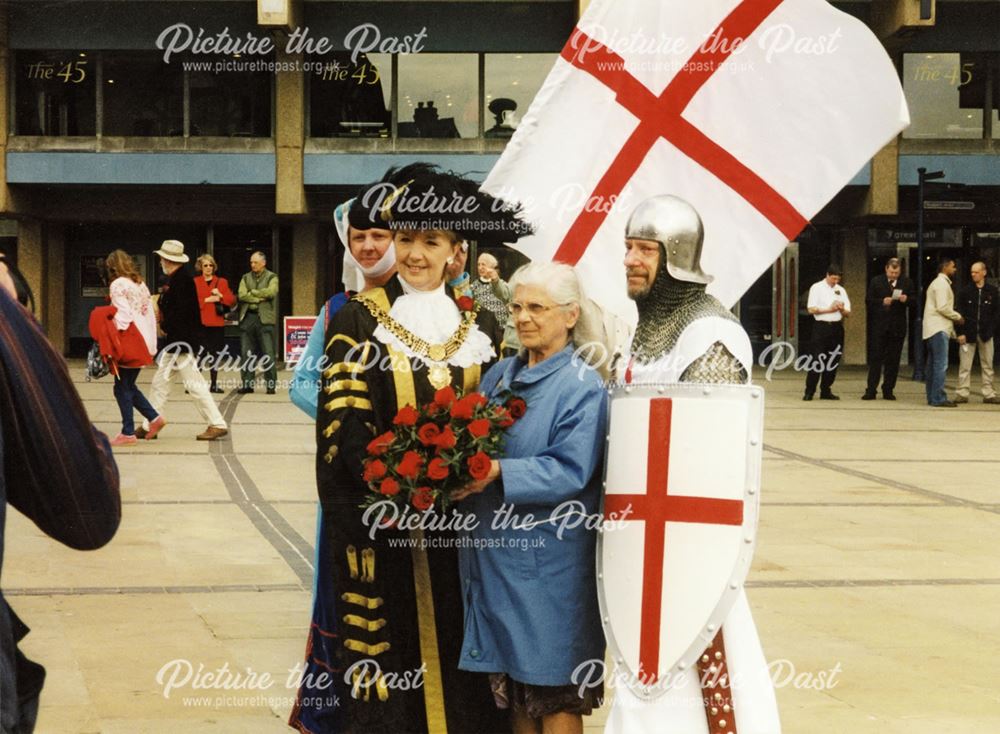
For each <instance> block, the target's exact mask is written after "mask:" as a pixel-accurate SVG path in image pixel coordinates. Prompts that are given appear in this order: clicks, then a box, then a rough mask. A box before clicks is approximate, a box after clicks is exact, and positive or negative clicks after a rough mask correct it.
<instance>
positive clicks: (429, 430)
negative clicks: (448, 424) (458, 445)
mask: <svg viewBox="0 0 1000 734" xmlns="http://www.w3.org/2000/svg"><path fill="white" fill-rule="evenodd" d="M440 435H441V429H440V428H438V427H437V426H436V425H435V424H433V423H424V424H423V425H422V426H420V428H418V429H417V438H419V439H420V443H422V444H423V445H424V446H434V445H436V443H437V438H438V436H440Z"/></svg>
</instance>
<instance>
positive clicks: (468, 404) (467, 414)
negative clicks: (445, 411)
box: [451, 395, 477, 420]
mask: <svg viewBox="0 0 1000 734" xmlns="http://www.w3.org/2000/svg"><path fill="white" fill-rule="evenodd" d="M471 398H472V396H471V395H466V396H465V397H464V398H462V399H461V400H459V401H457V402H456V403H455V404H454V405H453V406H451V417H452V418H464V419H465V420H472V411H474V410H475V409H476V405H477V403H476V401H475V400H472V399H471Z"/></svg>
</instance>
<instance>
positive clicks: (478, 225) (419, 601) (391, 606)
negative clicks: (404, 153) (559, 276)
mask: <svg viewBox="0 0 1000 734" xmlns="http://www.w3.org/2000/svg"><path fill="white" fill-rule="evenodd" d="M385 181H386V182H390V181H402V182H403V183H401V184H393V183H388V184H385V183H383V184H379V185H375V186H373V187H371V189H370V191H369V192H368V193H366V194H365V195H363V196H361V197H359V201H360V202H361V204H362V205H364V206H371V207H376V208H377V211H378V212H379V216H380V217H381V218H382V220H383V221H385V222H386V226H387V227H388V228H390V229H391V230H393V244H394V247H395V250H396V261H397V267H398V276H397V277H395V278H392V279H390V281H389V282H388V283H386V284H385V286H383V287H381V288H373V289H371V290H368V291H366V292H364V293H361V294H358V295H357V296H355V297H354V298H353V299H352V300H351V301H350V302H349V303H347V304H346V305H345V306H344V307H343V308H341V309H340V311H338V312H337V314H336V315H335V316H334V318H333V320H332V321H331V322H330V325H329V327H328V329H327V332H326V335H325V342H326V352H325V355H326V365H327V366H326V369H325V370H324V371H323V373H322V381H321V388H320V401H319V412H318V419H317V422H316V431H317V444H318V452H317V480H318V485H319V493H320V500H321V502H322V504H323V513H324V517H325V518H326V519H327V522H326V532H327V537H326V538H325V540H326V541H327V542H326V543H325V544H324V545H325V547H326V548H327V552H329V553H330V554H331V557H330V563H329V568H331V569H332V575H333V587H334V588H335V589H336V591H337V599H336V602H337V604H338V605H339V608H338V617H339V621H340V630H339V638H340V639H339V643H340V644H339V646H338V648H337V649H338V650H339V653H340V655H339V659H338V661H337V662H338V665H337V673H336V675H337V676H339V680H340V681H341V683H342V685H343V686H344V689H343V691H342V696H341V701H342V707H343V722H342V723H343V730H344V731H349V732H366V733H368V732H371V733H373V734H378V733H380V732H385V733H387V734H388V733H390V732H391V733H392V734H395V733H396V732H403V731H406V732H434V733H435V734H437V733H438V732H452V733H459V732H501V731H504V732H505V731H507V730H508V725H507V723H506V720H505V719H506V717H505V716H504V715H502V714H501V713H500V712H498V710H497V709H496V707H495V706H494V705H493V701H492V697H491V695H490V687H489V681H488V680H487V678H486V677H485V676H484V675H482V674H479V673H474V672H468V671H462V670H459V668H458V663H459V655H460V652H461V643H462V635H461V630H462V627H463V619H462V594H461V590H460V584H459V575H458V558H457V555H458V554H457V548H456V544H455V543H454V539H455V538H456V536H457V533H456V532H455V531H454V530H450V529H445V530H442V529H440V528H441V526H442V524H441V523H434V527H428V528H427V529H426V530H416V531H411V532H404V531H401V530H398V529H396V528H394V527H385V526H377V527H372V525H373V524H374V523H373V522H372V520H373V517H372V516H373V515H376V516H377V513H372V512H369V513H367V515H366V511H365V509H363V508H362V507H361V505H362V504H363V503H364V501H365V499H366V497H367V496H368V494H369V490H368V488H367V485H366V482H365V481H364V478H363V468H362V462H363V460H364V459H365V457H366V455H367V447H368V445H369V443H371V442H372V441H373V439H374V438H375V437H376V436H381V435H383V434H385V433H387V432H391V431H392V430H393V424H392V420H393V417H394V416H395V415H396V413H397V411H398V410H399V409H400V408H402V407H404V406H406V405H412V406H418V405H424V404H427V403H430V402H431V401H432V400H433V398H434V393H435V391H436V390H438V389H441V388H444V387H446V386H451V387H453V388H455V389H456V390H463V391H466V392H468V391H471V390H474V389H475V388H476V387H477V385H478V384H479V379H480V376H481V374H482V373H483V372H484V371H485V369H486V368H487V367H489V365H490V364H492V363H493V362H494V361H495V359H496V355H497V347H498V344H499V329H498V327H497V324H496V321H495V319H494V318H493V316H492V315H491V314H489V313H488V312H486V311H477V309H475V306H474V304H473V303H472V302H471V299H461V301H460V302H458V303H456V301H455V300H454V298H453V297H452V296H451V295H450V294H449V293H448V291H447V289H446V288H445V268H446V267H447V265H448V261H449V260H450V259H452V258H454V257H455V254H456V252H457V251H458V249H459V248H460V247H461V243H462V241H463V240H466V239H478V240H480V241H482V239H483V237H482V234H483V233H486V234H487V235H488V236H490V237H492V238H494V239H499V240H501V241H514V240H516V239H517V238H518V237H519V236H520V235H522V234H525V233H526V231H527V228H526V227H525V225H524V224H523V223H522V222H521V221H519V219H518V216H517V215H518V212H517V210H516V209H512V208H510V207H502V206H499V205H498V204H499V203H500V202H495V201H494V200H493V199H492V197H490V196H489V195H487V194H484V193H481V192H479V190H478V186H477V184H475V183H474V182H472V181H468V180H466V179H463V178H460V177H458V176H455V175H452V174H448V173H443V172H441V171H439V170H438V169H436V168H435V167H432V166H428V165H426V164H414V165H412V166H409V167H407V168H405V169H402V170H401V171H391V172H390V173H389V174H387V175H386V177H385ZM459 200H460V201H462V202H463V203H464V205H463V206H462V207H460V209H461V211H460V212H455V213H452V212H451V211H450V210H451V209H453V208H454V207H451V206H449V203H450V202H454V201H459ZM428 212H432V213H428ZM410 509H411V510H412V511H414V512H415V511H416V510H415V509H413V508H410ZM440 519H441V518H440V517H439V518H438V520H440ZM443 525H445V526H446V525H447V523H445V524H443Z"/></svg>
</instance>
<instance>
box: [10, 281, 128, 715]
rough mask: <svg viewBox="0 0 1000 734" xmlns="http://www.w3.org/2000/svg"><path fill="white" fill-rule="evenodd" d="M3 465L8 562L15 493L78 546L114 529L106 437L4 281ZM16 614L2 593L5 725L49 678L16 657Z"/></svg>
mask: <svg viewBox="0 0 1000 734" xmlns="http://www.w3.org/2000/svg"><path fill="white" fill-rule="evenodd" d="M0 464H2V467H3V470H2V472H0V567H2V565H3V545H4V537H3V533H4V519H5V515H6V509H7V503H8V502H9V503H10V504H11V506H13V507H15V508H17V509H18V510H19V511H20V512H22V513H23V514H24V515H26V516H27V517H28V518H29V519H31V520H32V521H33V522H34V523H35V524H36V525H37V526H38V527H39V529H41V530H42V532H44V533H45V534H46V535H48V536H50V537H52V538H54V539H56V540H58V541H59V542H60V543H63V544H65V545H68V546H69V547H71V548H76V549H79V550H89V549H93V548H99V547H101V546H102V545H104V544H105V543H107V542H108V541H109V540H111V538H112V537H113V536H114V534H115V531H116V530H117V529H118V523H119V521H120V520H121V496H120V494H119V489H118V468H117V466H116V465H115V461H114V458H112V455H111V447H110V446H109V445H108V440H107V438H106V437H105V436H104V434H102V433H100V432H99V431H98V430H97V429H96V428H94V427H93V426H92V425H91V423H90V419H89V418H88V417H87V412H86V410H85V409H84V407H83V401H82V400H81V399H80V396H79V394H78V393H77V392H76V388H74V387H73V382H72V380H71V379H70V376H69V372H68V371H67V368H66V363H65V361H64V360H63V359H62V357H61V356H59V354H57V353H56V351H55V349H54V348H53V347H52V345H51V344H50V343H49V341H48V339H46V337H45V334H44V333H43V332H42V329H41V327H40V326H39V325H38V323H37V322H36V321H35V320H34V318H32V316H31V315H30V314H29V313H28V312H27V311H26V310H25V309H24V308H23V307H22V306H21V305H20V304H18V303H17V302H15V301H14V300H13V299H12V298H11V297H10V296H9V294H8V293H7V292H6V291H5V290H4V289H2V288H0ZM15 619H16V618H15V617H14V616H13V614H12V612H11V611H10V610H9V608H8V606H7V603H6V601H4V600H3V596H2V592H0V730H2V731H8V730H16V728H17V727H16V724H17V722H18V721H19V716H20V714H19V711H18V699H19V698H21V700H22V701H24V700H25V699H30V698H33V697H36V696H37V694H38V689H40V687H41V679H40V678H38V677H37V676H36V677H35V679H34V680H26V678H27V676H25V675H24V671H25V662H24V659H23V658H22V659H21V662H20V663H15V654H16V653H15V650H16V641H17V640H18V639H20V637H21V636H23V634H24V633H25V632H26V630H25V628H24V627H23V626H21V625H19V624H18V622H17V621H15ZM28 665H29V667H30V665H32V664H30V663H28ZM15 666H16V669H17V670H18V671H20V672H21V676H20V677H19V678H17V680H16V685H15ZM36 667H37V666H36Z"/></svg>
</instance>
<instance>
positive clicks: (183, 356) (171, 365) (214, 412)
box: [142, 352, 228, 430]
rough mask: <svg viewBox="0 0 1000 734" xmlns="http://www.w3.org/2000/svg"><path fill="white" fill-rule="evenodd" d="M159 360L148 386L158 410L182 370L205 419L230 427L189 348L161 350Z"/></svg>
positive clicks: (218, 425)
mask: <svg viewBox="0 0 1000 734" xmlns="http://www.w3.org/2000/svg"><path fill="white" fill-rule="evenodd" d="M158 361H159V367H158V368H157V370H156V374H155V375H153V384H152V387H150V390H149V402H150V404H151V405H152V406H153V407H154V408H155V409H156V412H157V413H161V414H162V413H163V408H164V406H166V404H167V399H168V398H169V397H170V385H171V383H172V382H173V381H174V376H175V375H177V374H178V373H180V376H181V381H182V382H183V383H184V389H185V390H187V391H188V394H190V395H191V399H192V400H193V401H194V404H195V407H197V408H198V412H199V413H201V417H202V419H203V420H205V421H207V422H208V425H210V426H214V427H215V428H228V426H227V425H226V421H225V419H224V418H223V417H222V413H220V412H219V408H218V406H217V405H216V404H215V401H214V400H213V399H212V393H210V392H209V391H208V383H207V382H205V378H204V377H202V376H201V370H199V369H198V364H197V361H196V360H195V358H194V357H193V356H192V355H191V354H190V353H189V352H182V353H180V354H176V353H173V354H168V353H167V352H161V353H160V358H159V360H158ZM142 427H143V428H144V429H146V430H149V421H146V420H144V421H143V422H142Z"/></svg>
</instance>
